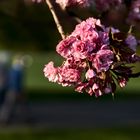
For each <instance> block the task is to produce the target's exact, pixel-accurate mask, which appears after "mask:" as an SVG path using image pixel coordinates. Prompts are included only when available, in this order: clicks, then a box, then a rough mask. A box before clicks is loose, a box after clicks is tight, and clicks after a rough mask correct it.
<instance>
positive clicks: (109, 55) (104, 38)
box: [44, 18, 140, 97]
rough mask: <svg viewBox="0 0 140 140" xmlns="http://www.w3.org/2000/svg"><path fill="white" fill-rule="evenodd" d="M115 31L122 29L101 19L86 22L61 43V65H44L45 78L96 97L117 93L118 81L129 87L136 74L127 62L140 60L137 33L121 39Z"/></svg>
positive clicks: (59, 52) (59, 46) (122, 85)
mask: <svg viewBox="0 0 140 140" xmlns="http://www.w3.org/2000/svg"><path fill="white" fill-rule="evenodd" d="M110 34H111V35H110ZM115 34H117V35H119V34H120V35H121V32H120V31H119V30H118V29H115V28H113V27H110V28H109V27H105V26H103V25H102V24H101V22H100V20H98V19H94V18H88V19H87V20H85V21H82V22H81V23H80V24H78V25H77V26H76V28H75V29H74V31H73V32H72V33H71V34H70V35H69V36H67V37H66V38H65V39H63V40H62V41H60V42H59V43H58V45H57V47H56V51H57V53H58V54H60V55H61V56H62V57H63V58H64V59H65V60H64V62H63V63H62V65H61V66H60V67H57V68H55V67H54V64H53V62H50V63H48V64H47V65H46V66H45V68H44V75H45V77H46V78H48V79H49V81H52V82H57V83H58V84H61V85H62V86H74V88H75V91H78V92H80V93H83V92H86V93H88V94H89V95H95V96H96V97H98V96H101V95H103V94H108V93H112V92H113V93H114V92H115V91H116V83H118V85H119V86H120V87H125V86H126V84H127V81H128V80H129V78H130V77H131V76H133V71H132V67H129V66H127V64H130V63H135V62H138V61H140V57H139V56H138V55H136V52H135V50H136V45H137V43H136V39H135V37H134V36H132V35H131V34H128V35H127V36H126V38H123V40H122V41H120V40H117V39H116V38H113V37H114V35H115ZM120 37H121V36H120Z"/></svg>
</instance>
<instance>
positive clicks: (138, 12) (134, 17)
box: [128, 0, 140, 22]
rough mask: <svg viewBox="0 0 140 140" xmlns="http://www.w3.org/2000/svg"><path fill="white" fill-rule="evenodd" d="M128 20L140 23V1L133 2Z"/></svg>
mask: <svg viewBox="0 0 140 140" xmlns="http://www.w3.org/2000/svg"><path fill="white" fill-rule="evenodd" d="M128 20H129V21H130V22H132V21H140V0H136V1H133V2H132V6H131V10H130V13H129V17H128Z"/></svg>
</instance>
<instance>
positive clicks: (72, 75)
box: [59, 67, 80, 86]
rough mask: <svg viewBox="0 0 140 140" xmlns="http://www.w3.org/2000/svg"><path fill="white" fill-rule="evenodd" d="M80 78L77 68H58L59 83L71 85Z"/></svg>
mask: <svg viewBox="0 0 140 140" xmlns="http://www.w3.org/2000/svg"><path fill="white" fill-rule="evenodd" d="M79 80H80V72H79V71H78V70H77V69H72V68H67V67H62V68H60V69H59V83H60V84H62V85H63V86H71V85H72V84H74V83H76V82H77V81H79Z"/></svg>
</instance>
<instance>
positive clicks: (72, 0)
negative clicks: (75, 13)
mask: <svg viewBox="0 0 140 140" xmlns="http://www.w3.org/2000/svg"><path fill="white" fill-rule="evenodd" d="M56 3H58V4H59V5H60V6H61V7H62V9H65V8H66V7H71V6H76V5H78V6H79V7H88V6H90V3H91V0H56Z"/></svg>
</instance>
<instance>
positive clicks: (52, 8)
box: [46, 0, 65, 39]
mask: <svg viewBox="0 0 140 140" xmlns="http://www.w3.org/2000/svg"><path fill="white" fill-rule="evenodd" d="M46 3H47V5H48V7H49V9H50V11H51V13H52V16H53V18H54V21H55V24H56V26H57V29H58V32H59V33H60V35H61V37H62V39H65V33H64V31H63V28H62V26H61V24H60V22H59V19H58V17H57V15H56V12H55V10H54V7H53V5H52V3H51V0H46Z"/></svg>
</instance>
